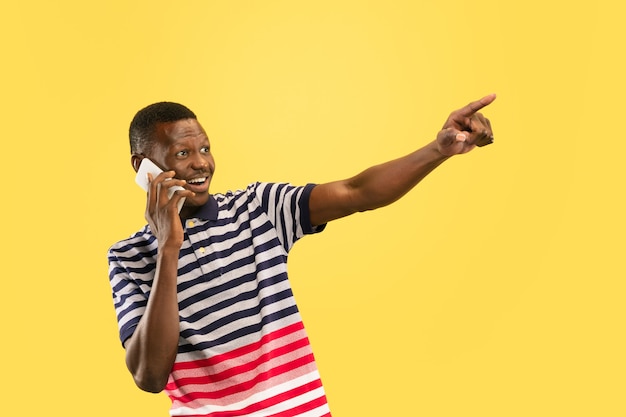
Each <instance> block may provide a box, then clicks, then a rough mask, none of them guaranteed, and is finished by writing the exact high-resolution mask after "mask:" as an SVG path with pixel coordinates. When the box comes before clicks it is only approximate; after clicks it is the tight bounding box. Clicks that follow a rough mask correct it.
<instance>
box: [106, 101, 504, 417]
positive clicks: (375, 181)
mask: <svg viewBox="0 0 626 417" xmlns="http://www.w3.org/2000/svg"><path fill="white" fill-rule="evenodd" d="M493 100H495V95H489V96H486V97H484V98H482V99H481V100H478V101H475V102H472V103H470V104H468V105H467V106H465V107H463V108H461V109H459V110H457V111H455V112H453V113H451V114H450V116H449V117H448V119H447V120H446V122H445V124H444V126H443V129H442V130H441V131H440V132H439V133H438V135H437V138H436V140H434V141H433V142H431V143H429V144H427V145H426V146H424V147H422V148H421V149H419V150H417V151H415V152H413V153H411V154H409V155H407V156H404V157H401V158H398V159H396V160H393V161H389V162H386V163H383V164H381V165H377V166H374V167H371V168H368V169H367V170H365V171H363V172H361V173H360V174H358V175H356V176H354V177H352V178H349V179H346V180H341V181H335V182H331V183H327V184H320V185H313V184H308V185H306V186H303V187H296V186H293V185H290V184H272V183H262V182H258V183H255V184H251V185H249V186H248V187H247V188H246V189H245V190H241V191H237V192H234V193H232V192H229V193H226V194H209V185H210V183H211V179H212V177H213V174H214V172H215V161H214V159H213V156H212V155H211V148H210V143H209V138H208V137H207V134H206V133H205V131H204V129H203V128H202V126H201V125H200V123H199V122H198V120H197V118H196V116H195V114H194V113H193V112H191V110H189V109H188V108H186V107H184V106H182V105H180V104H176V103H169V102H161V103H156V104H153V105H150V106H148V107H146V108H144V109H142V110H140V111H139V112H138V113H137V115H136V116H135V118H134V119H133V121H132V123H131V126H130V143H131V154H132V156H131V163H132V166H133V168H134V169H135V171H137V170H138V169H139V166H140V163H141V161H142V160H143V159H144V158H149V159H151V160H152V161H153V162H154V163H156V165H158V166H159V167H161V168H162V169H163V170H164V171H165V172H163V173H161V174H159V175H157V176H155V177H153V176H152V175H150V174H148V181H149V189H148V193H147V204H146V213H145V216H146V220H147V221H148V225H146V226H145V227H144V228H142V229H141V230H140V231H139V232H137V233H136V234H135V235H133V236H131V237H130V238H128V239H125V240H123V241H121V242H118V243H117V244H115V245H113V246H112V247H111V249H110V251H109V255H108V258H109V266H110V268H109V278H110V282H111V286H112V290H113V299H114V303H115V309H116V313H117V318H118V324H119V329H120V338H121V341H122V343H123V346H124V348H125V349H126V364H127V366H128V369H129V370H130V372H131V374H132V375H133V378H134V380H135V383H136V384H137V386H138V387H139V388H141V389H142V390H145V391H150V392H160V391H162V390H165V391H166V392H167V394H168V395H169V396H170V398H171V399H172V408H171V411H170V412H171V414H172V415H190V416H191V415H193V416H226V415H228V416H244V415H245V416H261V415H262V416H285V417H287V416H311V417H312V416H329V415H330V411H329V409H328V405H327V402H326V397H325V394H324V390H323V387H322V384H321V382H320V377H319V374H318V372H317V367H316V364H315V360H314V357H313V354H312V352H311V348H310V345H309V342H308V339H307V336H306V333H305V330H304V327H303V325H302V322H301V318H300V315H299V313H298V309H297V307H296V305H295V302H294V300H293V296H292V293H291V288H290V286H289V281H288V279H287V269H286V262H287V255H288V253H289V250H290V249H291V247H292V246H293V244H294V243H295V242H296V241H297V240H298V239H299V238H301V237H302V236H304V235H305V234H311V233H317V232H320V231H322V230H323V228H324V226H325V224H326V223H327V222H329V221H331V220H334V219H338V218H341V217H344V216H347V215H350V214H352V213H355V212H359V211H364V210H372V209H375V208H378V207H382V206H385V205H388V204H390V203H392V202H394V201H395V200H397V199H398V198H400V197H401V196H403V195H404V194H405V193H407V192H408V191H409V190H411V189H412V188H413V187H414V186H415V185H416V184H417V183H419V182H420V180H422V179H423V178H424V177H425V176H426V175H428V174H429V173H430V172H431V171H432V170H433V169H435V168H436V167H437V166H439V165H440V164H441V163H442V162H444V161H445V160H446V159H448V158H449V157H451V156H453V155H457V154H463V153H466V152H469V151H470V150H472V149H473V148H475V147H476V146H484V145H487V144H489V143H492V142H493V134H492V130H491V125H490V122H489V120H488V119H486V118H485V117H484V116H483V115H482V114H480V113H478V111H479V110H480V109H482V108H483V107H485V106H487V105H489V104H491V103H492V102H493ZM176 186H179V187H182V188H183V189H182V190H178V191H176V192H175V193H174V194H173V195H172V197H171V198H169V196H168V189H170V188H171V187H176ZM182 199H184V204H183V206H182V209H181V210H180V213H179V212H178V203H179V202H180V201H181V200H182Z"/></svg>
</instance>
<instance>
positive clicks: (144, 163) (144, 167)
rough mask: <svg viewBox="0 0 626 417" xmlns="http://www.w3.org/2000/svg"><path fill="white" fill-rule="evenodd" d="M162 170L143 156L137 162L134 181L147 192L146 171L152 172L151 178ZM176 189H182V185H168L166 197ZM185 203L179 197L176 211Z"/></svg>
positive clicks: (183, 199)
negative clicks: (138, 162)
mask: <svg viewBox="0 0 626 417" xmlns="http://www.w3.org/2000/svg"><path fill="white" fill-rule="evenodd" d="M161 172H163V170H162V169H161V168H159V167H158V166H157V165H156V164H155V163H154V162H152V161H151V160H150V159H148V158H143V159H142V160H141V163H140V164H139V169H138V170H137V175H136V176H135V182H136V183H137V185H139V186H140V187H141V188H142V189H143V190H144V191H145V192H148V173H150V174H152V178H153V179H154V178H156V176H157V175H159V174H160V173H161ZM176 190H184V188H183V187H181V186H179V185H176V186H174V187H170V188H169V189H168V193H167V196H168V198H172V195H174V192H175V191H176ZM184 203H185V198H184V197H183V198H181V199H180V201H179V202H178V212H179V213H180V210H181V209H182V208H183V204H184Z"/></svg>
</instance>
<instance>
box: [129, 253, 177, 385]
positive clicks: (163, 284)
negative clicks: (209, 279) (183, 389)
mask: <svg viewBox="0 0 626 417" xmlns="http://www.w3.org/2000/svg"><path fill="white" fill-rule="evenodd" d="M177 274H178V249H169V250H168V249H163V250H161V248H160V249H159V254H158V255H157V268H156V271H155V278H154V282H153V285H152V289H151V291H150V298H149V299H148V304H147V306H146V311H145V313H144V315H143V316H142V318H141V320H140V322H139V324H138V325H137V329H136V330H135V332H134V334H133V336H132V337H131V339H130V340H129V341H128V342H127V344H126V365H127V366H128V369H129V370H130V372H131V373H132V375H133V378H134V380H135V383H136V384H137V386H138V387H139V388H141V389H142V390H144V391H149V392H159V391H162V390H163V388H164V387H165V385H166V384H167V379H168V377H169V374H170V371H171V369H172V366H173V364H174V360H175V359H176V353H177V350H178V339H179V312H178V299H177V289H176V284H177Z"/></svg>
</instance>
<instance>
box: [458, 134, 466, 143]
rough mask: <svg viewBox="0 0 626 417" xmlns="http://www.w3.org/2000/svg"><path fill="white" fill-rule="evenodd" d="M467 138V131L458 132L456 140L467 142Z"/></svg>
mask: <svg viewBox="0 0 626 417" xmlns="http://www.w3.org/2000/svg"><path fill="white" fill-rule="evenodd" d="M466 140H467V135H466V134H465V133H457V134H456V141H457V142H465V141H466Z"/></svg>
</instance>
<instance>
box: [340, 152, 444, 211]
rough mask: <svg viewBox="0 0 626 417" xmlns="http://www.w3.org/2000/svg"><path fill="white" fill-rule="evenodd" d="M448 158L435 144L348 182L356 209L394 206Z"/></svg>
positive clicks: (377, 167)
mask: <svg viewBox="0 0 626 417" xmlns="http://www.w3.org/2000/svg"><path fill="white" fill-rule="evenodd" d="M448 158H449V157H447V156H444V155H442V154H441V153H440V152H439V150H438V148H437V144H436V142H432V143H430V144H428V145H426V146H424V147H423V148H420V149H419V150H417V151H415V152H412V153H411V154H409V155H406V156H404V157H401V158H398V159H395V160H392V161H389V162H385V163H383V164H380V165H376V166H373V167H371V168H368V169H366V170H365V171H363V172H361V173H360V174H358V175H356V176H354V177H352V178H350V179H348V180H347V187H348V188H349V189H350V190H351V192H350V194H352V195H353V197H352V206H353V208H354V210H355V211H365V210H372V209H376V208H379V207H383V206H386V205H388V204H391V203H393V202H394V201H396V200H398V199H399V198H400V197H402V196H403V195H405V194H406V193H407V192H409V191H410V190H411V189H412V188H413V187H415V186H416V185H417V184H418V183H419V182H420V181H421V180H422V179H424V177H426V176H427V175H428V174H429V173H430V172H432V171H433V170H434V169H435V168H437V167H438V166H439V165H441V164H442V163H443V162H444V161H445V160H446V159H448Z"/></svg>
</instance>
